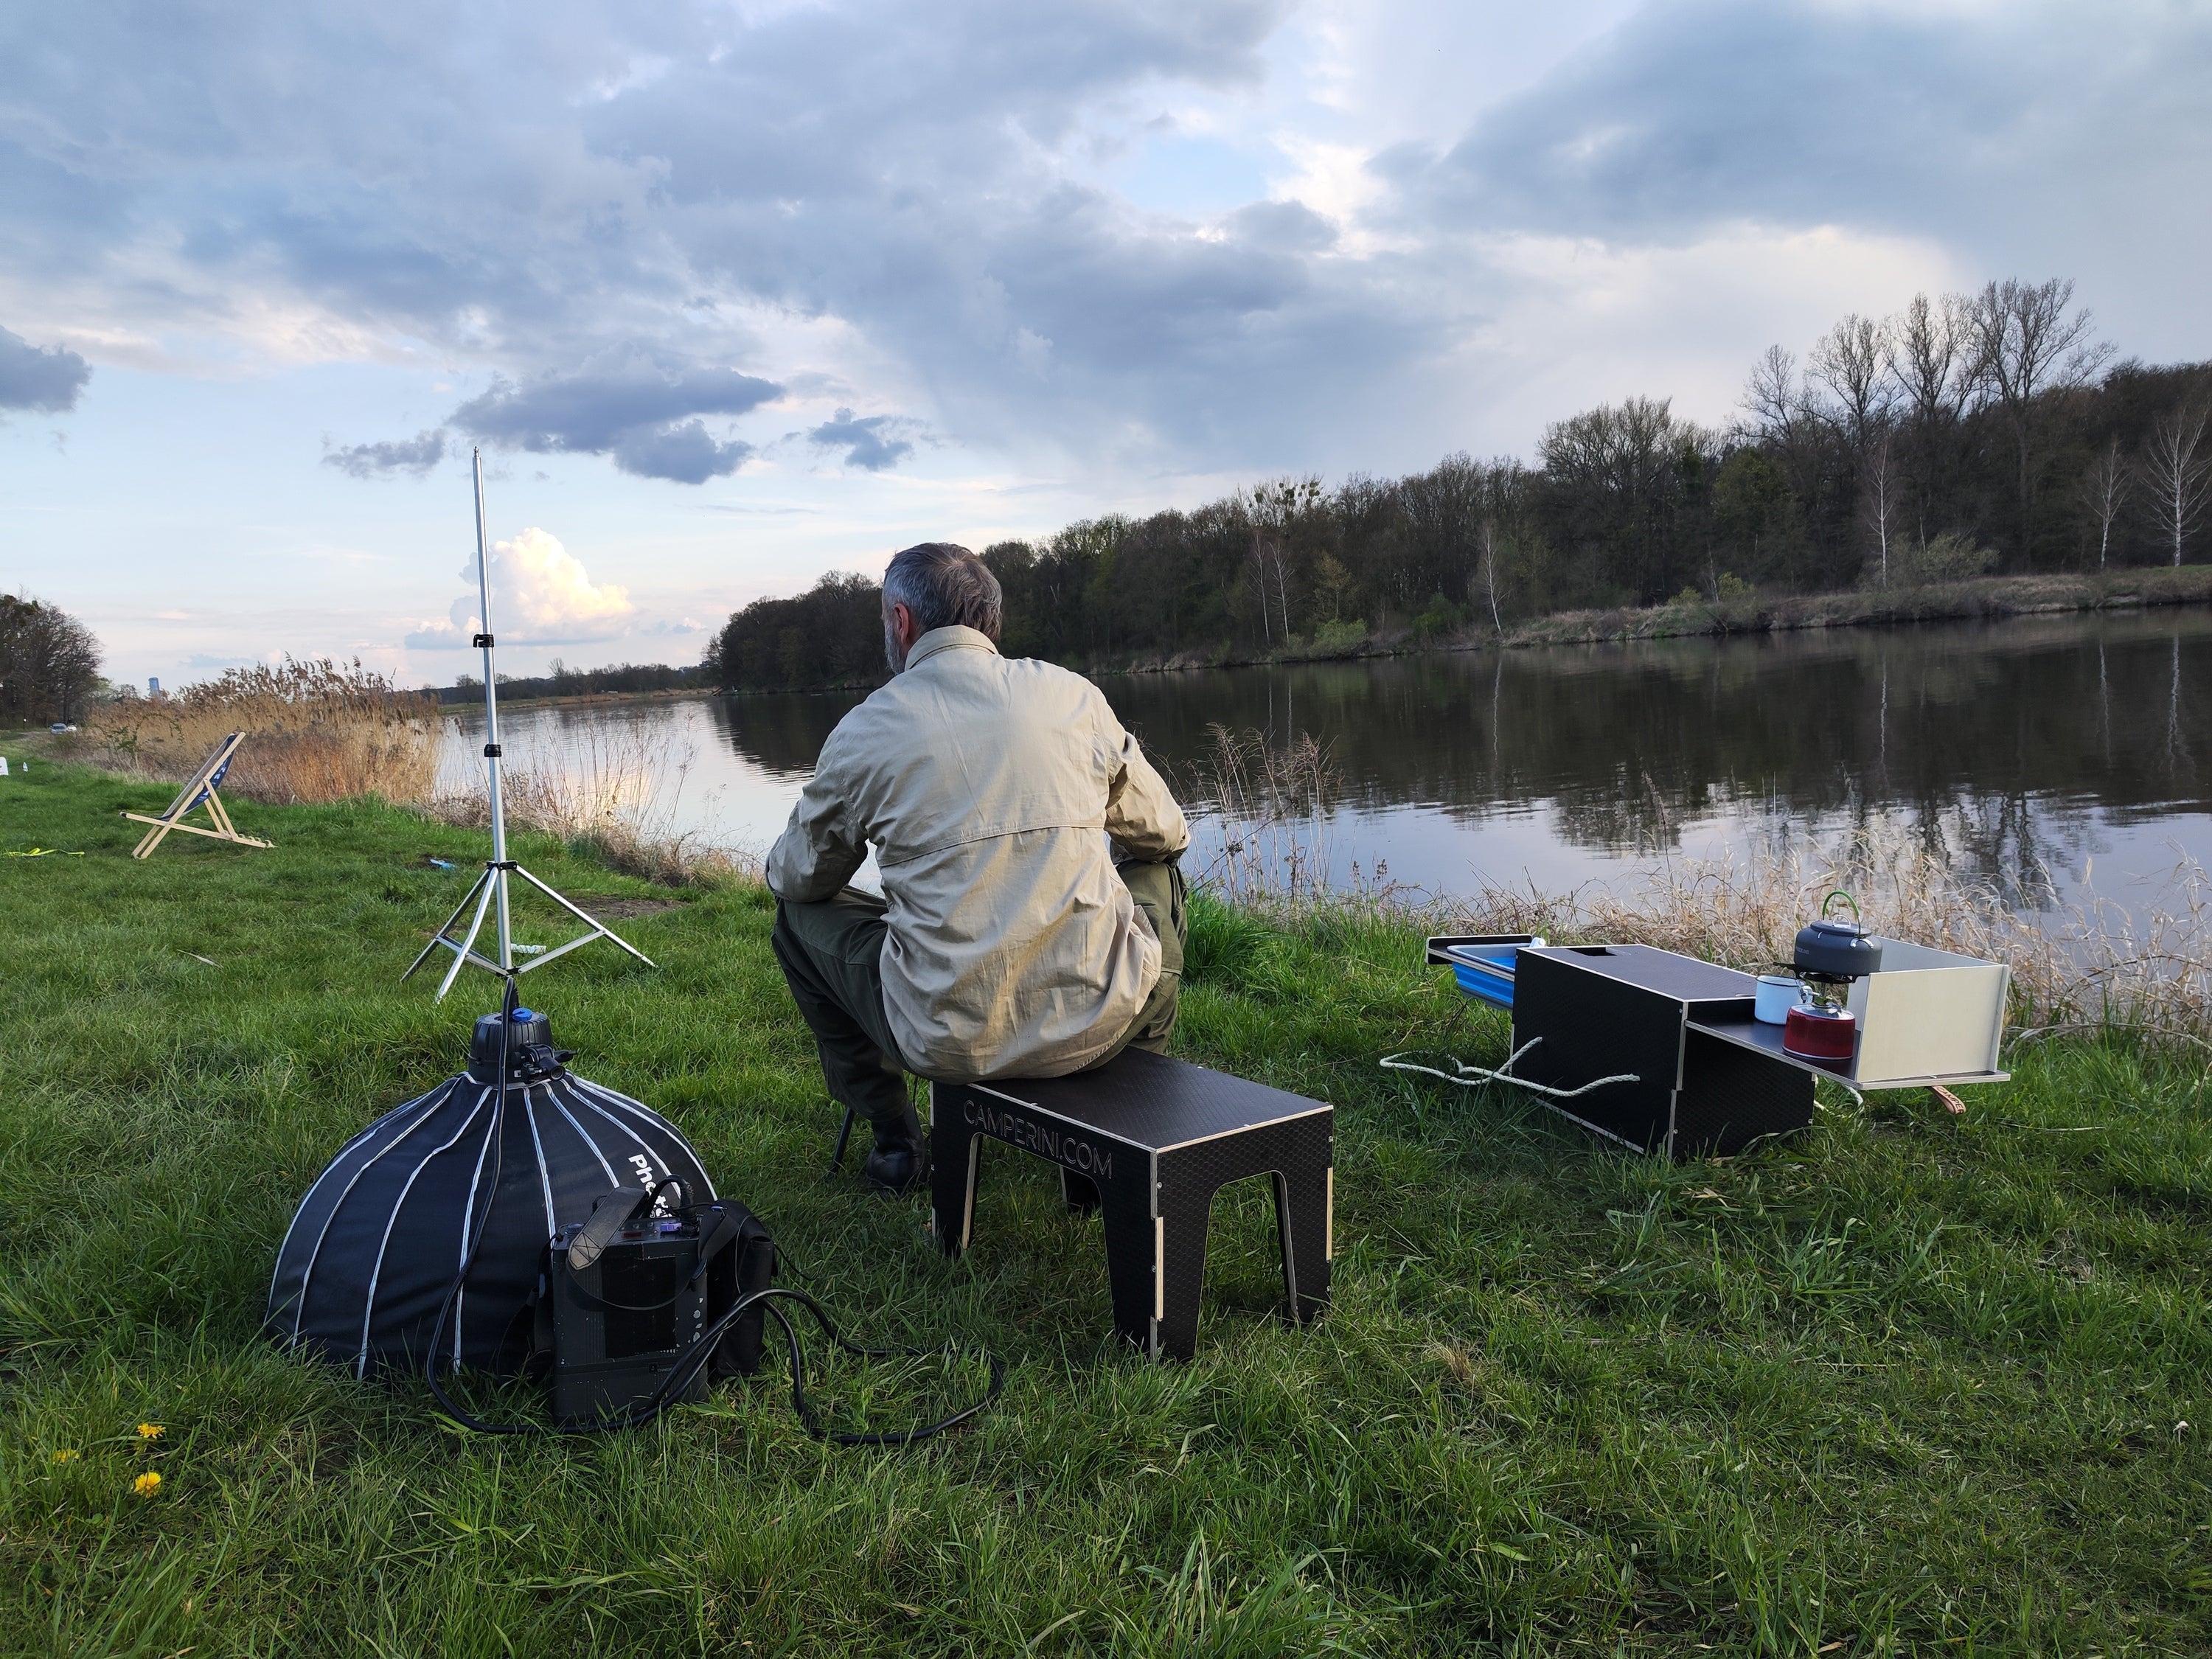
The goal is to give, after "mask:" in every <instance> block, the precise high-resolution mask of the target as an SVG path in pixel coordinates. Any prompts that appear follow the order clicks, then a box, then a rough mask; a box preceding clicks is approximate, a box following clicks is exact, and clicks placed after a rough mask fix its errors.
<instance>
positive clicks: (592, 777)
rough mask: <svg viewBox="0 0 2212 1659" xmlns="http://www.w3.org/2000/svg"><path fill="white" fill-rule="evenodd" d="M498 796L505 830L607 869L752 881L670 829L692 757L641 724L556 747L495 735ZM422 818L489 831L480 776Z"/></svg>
mask: <svg viewBox="0 0 2212 1659" xmlns="http://www.w3.org/2000/svg"><path fill="white" fill-rule="evenodd" d="M502 746H503V747H504V748H505V749H506V750H507V757H506V758H504V759H503V763H502V764H501V768H500V795H501V802H502V804H503V805H504V806H505V809H506V813H507V826H508V828H509V829H526V830H535V831H537V832H538V833H539V834H542V835H550V836H559V837H560V838H561V839H562V841H564V842H568V844H569V845H570V846H572V847H574V848H578V849H579V850H586V851H589V852H590V853H591V854H593V855H594V856H596V857H598V858H599V860H601V861H603V862H604V863H605V864H607V865H608V866H611V867H612V868H614V869H617V870H620V871H623V872H625V873H627V874H629V875H634V876H639V877H642V878H644V879H646V880H647V881H653V882H659V883H660V884H663V885H666V886H673V887H715V886H722V885H726V884H729V883H732V882H737V881H743V880H746V879H750V878H755V877H757V875H758V874H759V868H760V866H759V864H758V861H757V860H754V859H751V858H750V857H749V856H748V855H746V854H744V853H741V852H738V851H734V850H732V849H731V848H725V847H720V846H717V845H715V844H714V843H713V842H709V841H708V840H707V839H706V837H705V836H702V835H700V834H698V833H697V832H696V831H690V830H684V829H679V828H678V806H679V805H680V803H681V801H682V799H683V793H684V783H685V781H686V779H687V777H688V775H689V774H690V769H691V763H692V762H693V760H694V759H695V758H696V756H695V755H694V753H693V751H692V750H691V748H690V745H688V744H686V745H683V746H680V747H676V748H671V747H670V746H669V744H666V743H665V741H662V740H661V739H660V738H659V736H658V735H657V733H656V732H655V730H654V729H653V728H652V727H650V726H647V724H646V723H644V722H642V721H632V722H629V723H626V724H623V725H619V726H616V725H607V724H602V723H599V722H592V723H591V724H588V725H586V726H582V727H581V728H580V730H578V731H577V732H574V734H572V735H570V736H568V737H565V738H562V739H561V740H559V741H558V742H557V743H556V742H554V741H552V740H550V738H534V739H532V740H530V741H528V742H526V743H525V744H511V743H507V742H506V741H505V740H504V738H502ZM431 811H433V812H434V813H435V816H437V817H440V818H441V819H443V820H444V821H445V822H447V823H460V824H473V825H489V823H490V822H491V802H490V797H489V787H488V784H487V781H486V780H485V778H484V775H483V773H482V772H480V771H479V772H477V773H476V774H475V775H474V776H473V777H472V778H471V780H470V781H469V782H468V783H467V784H465V786H463V787H460V788H459V789H452V790H448V791H447V792H446V793H441V795H440V796H439V797H438V799H436V800H435V802H434V803H433V804H432V806H431Z"/></svg>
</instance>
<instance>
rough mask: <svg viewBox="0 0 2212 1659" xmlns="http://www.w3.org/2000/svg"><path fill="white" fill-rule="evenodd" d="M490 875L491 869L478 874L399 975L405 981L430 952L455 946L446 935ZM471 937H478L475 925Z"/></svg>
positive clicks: (427, 957) (481, 889)
mask: <svg viewBox="0 0 2212 1659" xmlns="http://www.w3.org/2000/svg"><path fill="white" fill-rule="evenodd" d="M490 875H491V872H490V871H489V870H486V871H485V872H483V875H481V876H478V877H477V878H476V884H475V885H473V886H471V888H470V889H469V890H468V891H467V892H465V893H464V894H462V895H461V902H459V904H456V905H455V906H454V907H453V915H450V916H447V918H446V919H445V921H442V922H441V923H440V924H439V927H438V931H437V932H436V933H433V934H431V935H430V942H429V943H428V945H424V946H423V947H422V955H421V956H419V957H416V958H415V960H414V961H413V962H412V963H410V964H409V965H408V969H407V971H406V972H405V973H404V974H402V975H400V976H399V977H400V980H401V981H402V982H403V983H404V981H407V980H409V979H411V978H413V977H414V974H415V970H416V969H417V968H420V967H421V966H422V964H423V963H426V962H428V960H429V959H430V952H431V951H435V950H436V949H437V948H438V947H439V946H440V945H444V946H445V947H446V948H447V950H449V951H450V950H452V949H453V940H451V939H447V937H446V935H447V934H448V933H452V932H453V924H454V923H455V922H457V921H459V920H460V919H461V912H462V911H464V910H465V909H467V908H469V906H470V905H471V904H473V903H474V902H476V897H477V894H478V893H480V892H482V891H483V884H484V883H485V881H486V880H487V879H488V878H489V877H490ZM478 921H479V922H481V921H482V918H481V917H479V918H478ZM469 937H470V938H471V939H475V938H476V929H475V928H474V927H471V928H470V929H469Z"/></svg>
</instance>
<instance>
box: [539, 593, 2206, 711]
mask: <svg viewBox="0 0 2212 1659" xmlns="http://www.w3.org/2000/svg"><path fill="white" fill-rule="evenodd" d="M2165 605H2212V564H2192V565H2182V566H2180V567H2179V568H2166V567H2155V568H2130V569H2124V570H2112V571H2107V572H2102V573H2095V574H2047V575H2030V576H1982V577H1977V578H1975V579H1973V580H1971V581H1959V582H1944V583H1936V584H1930V585H1929V586H1921V587H1897V588H1850V589H1846V590H1844V591H1842V592H1832V593H1780V594H1762V593H1759V592H1756V591H1754V590H1752V589H1749V588H1745V589H1743V590H1742V591H1741V592H1731V593H1729V594H1727V595H1725V596H1723V597H1722V598H1720V599H1705V598H1703V597H1697V598H1692V597H1687V596H1685V597H1682V598H1678V599H1674V600H1671V601H1669V602H1668V603H1667V604H1665V605H1649V606H1634V605H1627V606H1614V607H1611V608H1606V609H1599V610H1583V611H1556V612H1553V613H1552V614H1550V615H1547V616H1542V617H1529V618H1526V619H1523V620H1522V621H1518V622H1516V623H1510V624H1508V625H1507V626H1506V627H1505V628H1504V629H1502V630H1501V629H1498V628H1497V627H1495V626H1493V625H1492V623H1489V622H1487V621H1484V620H1482V619H1480V618H1479V617H1478V618H1474V619H1470V620H1465V621H1457V622H1444V623H1438V624H1437V625H1434V626H1426V627H1424V626H1421V625H1418V624H1417V625H1412V626H1403V627H1391V628H1385V629H1368V628H1366V627H1365V626H1364V624H1361V623H1325V624H1323V625H1322V627H1321V628H1320V629H1317V630H1316V632H1315V633H1314V634H1313V635H1310V636H1304V637H1300V636H1293V637H1292V638H1291V640H1290V641H1288V642H1287V643H1285V644H1280V645H1276V646H1273V647H1266V648H1263V649H1260V650H1254V649H1253V648H1252V647H1249V646H1237V645H1226V644H1225V645H1215V646H1206V647H1194V648H1193V649H1189V650H1185V651H1176V652H1170V653H1146V652H1137V653H1111V652H1108V653H1095V654H1093V655H1092V656H1091V657H1090V658H1089V659H1086V660H1083V661H1073V660H1071V662H1070V663H1069V666H1072V667H1076V668H1079V669H1080V670H1081V671H1084V672H1085V673H1087V674H1090V675H1092V676H1094V677H1097V676H1105V675H1121V674H1169V673H1178V672H1185V671H1191V670H1198V669H1210V668H1256V667H1264V666H1267V665H1280V664H1295V663H1313V662H1343V661H1355V660H1358V659H1364V658H1373V657H1402V656H1415V655H1420V654H1424V653H1437V652H1460V651H1481V650H1491V649H1496V648H1498V647H1504V648H1506V649H1508V650H1522V649H1528V648H1532V647H1540V646H1553V645H1603V644H1612V643H1618V642H1623V641H1633V640H1661V639H1686V638H1698V637H1719V636H1723V635H1747V634H1784V633H1793V632H1798V631H1802V630H1805V629H1832V628H1885V627H1902V626H1908V625H1911V624H1916V623H1942V622H1972V621H1996V620H2001V619H2003V618H2006V617H2037V616H2055V615H2063V614H2065V613H2069V612H2090V611H2137V610H2142V609H2146V608H2154V607H2158V606H2165ZM881 683H882V679H881V677H880V676H871V677H868V678H856V679H848V680H840V681H836V682H832V683H829V684H821V685H811V686H804V687H788V688H781V689H779V690H746V691H740V692H738V693H734V694H732V695H737V696H785V695H789V694H790V693H791V692H793V691H799V692H804V693H814V692H822V691H863V690H867V689H868V688H870V687H872V686H874V685H878V684H881ZM675 695H691V696H702V695H712V694H711V693H705V692H696V691H695V692H691V693H689V694H680V693H679V694H675ZM592 700H593V701H597V700H598V699H592ZM533 701H534V702H538V703H544V702H563V701H568V700H567V699H561V698H541V699H536V700H533ZM502 706H505V705H504V704H502Z"/></svg>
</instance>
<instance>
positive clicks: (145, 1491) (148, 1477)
mask: <svg viewBox="0 0 2212 1659" xmlns="http://www.w3.org/2000/svg"><path fill="white" fill-rule="evenodd" d="M131 1491H133V1492H137V1494H138V1495H139V1496H140V1497H141V1498H151V1497H152V1496H153V1495H154V1494H155V1492H159V1491H161V1471H160V1470H159V1469H149V1470H147V1471H146V1473H145V1474H142V1475H140V1476H139V1477H138V1478H137V1480H133V1481H132V1482H131Z"/></svg>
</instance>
